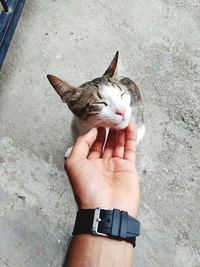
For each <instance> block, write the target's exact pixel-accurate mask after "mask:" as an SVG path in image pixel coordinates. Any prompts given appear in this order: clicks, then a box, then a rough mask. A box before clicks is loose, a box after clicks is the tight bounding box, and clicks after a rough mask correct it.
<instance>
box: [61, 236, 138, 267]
mask: <svg viewBox="0 0 200 267" xmlns="http://www.w3.org/2000/svg"><path fill="white" fill-rule="evenodd" d="M132 263H133V246H132V245H131V244H130V243H128V242H126V241H118V240H113V239H109V238H106V237H99V236H93V235H90V234H82V235H77V236H75V237H73V239H72V241H71V243H70V246H69V249H68V255H67V261H66V263H65V265H64V266H65V267H108V266H113V267H121V266H124V267H131V266H132Z"/></svg>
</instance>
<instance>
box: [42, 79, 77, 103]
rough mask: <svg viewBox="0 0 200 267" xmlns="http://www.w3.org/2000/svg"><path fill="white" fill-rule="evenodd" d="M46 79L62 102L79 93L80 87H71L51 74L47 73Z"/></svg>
mask: <svg viewBox="0 0 200 267" xmlns="http://www.w3.org/2000/svg"><path fill="white" fill-rule="evenodd" d="M47 79H48V80H49V82H50V84H51V85H52V86H53V88H54V89H55V90H56V92H57V93H58V95H59V96H60V98H61V99H62V101H63V102H64V103H68V102H69V100H70V99H71V98H72V97H73V96H74V95H79V94H80V93H81V89H80V88H76V87H73V86H71V85H69V84H68V83H66V82H64V81H62V80H60V79H59V78H57V77H55V76H53V75H50V74H48V75H47Z"/></svg>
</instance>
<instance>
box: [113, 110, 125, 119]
mask: <svg viewBox="0 0 200 267" xmlns="http://www.w3.org/2000/svg"><path fill="white" fill-rule="evenodd" d="M124 113H125V112H123V111H117V112H115V114H116V115H119V116H121V117H122V118H123V117H124Z"/></svg>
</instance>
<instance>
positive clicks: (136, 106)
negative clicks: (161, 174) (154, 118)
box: [47, 51, 145, 157]
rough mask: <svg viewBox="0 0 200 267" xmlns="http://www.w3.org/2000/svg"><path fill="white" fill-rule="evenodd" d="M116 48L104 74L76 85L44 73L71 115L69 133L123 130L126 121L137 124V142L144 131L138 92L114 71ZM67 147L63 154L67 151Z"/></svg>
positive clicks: (67, 154)
mask: <svg viewBox="0 0 200 267" xmlns="http://www.w3.org/2000/svg"><path fill="white" fill-rule="evenodd" d="M118 56H119V53H118V51H117V52H116V54H115V56H114V58H113V60H112V62H111V63H110V65H109V67H108V68H107V70H106V71H105V73H104V74H103V75H102V76H101V77H99V78H95V79H94V80H92V81H89V82H86V83H84V84H82V85H81V86H79V87H74V86H71V85H69V84H68V83H67V82H64V81H62V80H61V79H59V78H57V77H55V76H53V75H49V74H48V75H47V78H48V80H49V82H50V83H51V85H52V86H53V87H54V89H55V90H56V92H57V93H58V95H59V96H60V97H61V99H62V101H63V102H64V103H66V104H67V105H68V107H69V109H70V110H71V111H72V113H73V114H74V116H73V119H72V123H71V129H72V136H73V138H74V139H76V138H77V137H78V136H80V135H82V134H84V133H86V132H87V131H88V130H90V129H91V128H93V127H106V128H115V129H124V128H126V127H127V126H128V124H129V122H130V121H133V122H134V123H135V125H136V127H137V143H139V142H140V141H141V140H142V138H143V136H144V134H145V126H144V115H143V113H144V112H143V104H142V99H141V94H140V91H139V89H138V87H137V86H136V84H135V83H134V82H133V81H132V80H131V79H130V78H128V77H124V76H120V75H119V74H118V73H117V65H118ZM71 149H72V147H71V148H69V149H68V150H67V152H66V155H65V157H67V156H69V154H70V152H71Z"/></svg>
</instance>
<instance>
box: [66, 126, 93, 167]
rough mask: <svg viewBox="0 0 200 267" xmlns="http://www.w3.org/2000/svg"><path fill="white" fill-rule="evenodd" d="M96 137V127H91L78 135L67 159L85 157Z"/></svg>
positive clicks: (74, 159) (73, 159)
mask: <svg viewBox="0 0 200 267" xmlns="http://www.w3.org/2000/svg"><path fill="white" fill-rule="evenodd" d="M96 137H97V129H96V128H92V129H91V130H90V131H89V132H87V133H86V134H84V135H81V136H79V137H78V138H77V139H76V141H75V144H74V146H73V149H72V152H71V154H70V156H69V158H68V159H70V161H73V162H76V161H78V160H80V159H85V158H87V155H88V153H89V151H90V148H91V147H92V145H93V143H94V141H95V140H96Z"/></svg>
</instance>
